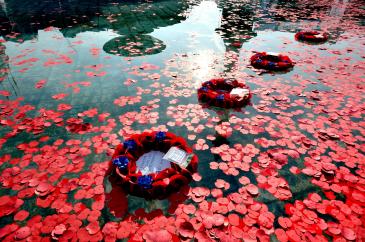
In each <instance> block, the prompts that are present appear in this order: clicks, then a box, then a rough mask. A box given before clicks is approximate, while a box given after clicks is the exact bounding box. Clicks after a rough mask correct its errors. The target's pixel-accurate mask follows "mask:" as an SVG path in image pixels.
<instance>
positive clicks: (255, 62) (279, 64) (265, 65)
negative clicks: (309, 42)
mask: <svg viewBox="0 0 365 242" xmlns="http://www.w3.org/2000/svg"><path fill="white" fill-rule="evenodd" d="M251 65H252V66H253V67H255V68H257V69H265V70H270V71H284V70H287V69H289V68H291V67H293V66H294V63H293V61H292V60H291V59H290V58H289V57H288V56H286V55H282V54H279V55H277V56H276V55H269V54H267V53H266V52H260V53H257V54H255V55H253V56H251Z"/></svg>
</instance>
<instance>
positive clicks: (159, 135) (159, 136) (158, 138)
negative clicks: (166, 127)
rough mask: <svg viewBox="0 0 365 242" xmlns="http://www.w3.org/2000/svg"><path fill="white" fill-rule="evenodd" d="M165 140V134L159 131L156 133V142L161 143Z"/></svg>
mask: <svg viewBox="0 0 365 242" xmlns="http://www.w3.org/2000/svg"><path fill="white" fill-rule="evenodd" d="M165 138H166V133H165V132H163V131H159V132H157V133H156V141H157V142H161V141H163V140H164V139H165Z"/></svg>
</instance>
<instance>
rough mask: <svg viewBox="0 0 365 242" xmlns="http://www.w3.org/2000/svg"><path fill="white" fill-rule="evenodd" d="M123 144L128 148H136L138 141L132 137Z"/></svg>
mask: <svg viewBox="0 0 365 242" xmlns="http://www.w3.org/2000/svg"><path fill="white" fill-rule="evenodd" d="M123 146H124V147H125V148H126V149H128V150H134V149H135V148H136V147H137V143H136V141H134V140H132V139H130V140H126V141H124V143H123Z"/></svg>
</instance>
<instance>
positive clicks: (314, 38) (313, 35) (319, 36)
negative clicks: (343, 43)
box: [295, 31, 329, 43]
mask: <svg viewBox="0 0 365 242" xmlns="http://www.w3.org/2000/svg"><path fill="white" fill-rule="evenodd" d="M328 38H329V35H328V33H321V32H318V31H300V32H298V33H296V34H295V39H296V40H299V41H307V42H314V43H321V42H325V41H327V40H328Z"/></svg>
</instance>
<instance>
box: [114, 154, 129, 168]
mask: <svg viewBox="0 0 365 242" xmlns="http://www.w3.org/2000/svg"><path fill="white" fill-rule="evenodd" d="M128 163H129V160H128V158H127V157H125V156H119V157H117V158H115V159H114V160H113V165H115V166H116V167H118V168H119V170H124V169H126V168H127V166H128Z"/></svg>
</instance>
